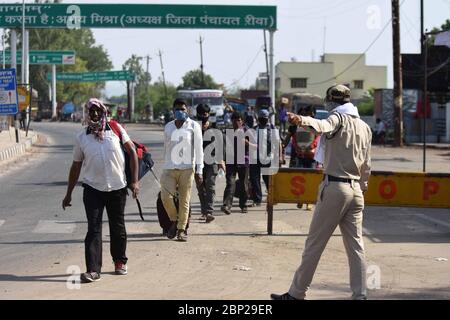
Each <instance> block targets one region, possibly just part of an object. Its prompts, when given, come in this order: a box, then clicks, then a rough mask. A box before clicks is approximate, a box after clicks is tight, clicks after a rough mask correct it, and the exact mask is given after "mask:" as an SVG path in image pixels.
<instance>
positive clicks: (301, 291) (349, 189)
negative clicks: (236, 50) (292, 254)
mask: <svg viewBox="0 0 450 320" xmlns="http://www.w3.org/2000/svg"><path fill="white" fill-rule="evenodd" d="M363 208H364V197H363V193H362V191H361V188H360V186H359V183H358V182H356V181H353V183H351V184H350V183H346V182H329V181H328V179H326V178H325V180H324V181H322V183H321V184H320V187H319V195H318V199H317V205H316V209H315V211H314V215H313V219H312V221H311V225H310V227H309V235H308V237H307V239H306V243H305V250H304V251H303V255H302V262H301V264H300V267H299V268H298V269H297V271H296V272H295V275H294V279H293V280H292V284H291V287H290V289H289V294H290V295H291V296H293V297H295V298H297V299H303V298H305V295H306V291H307V290H308V288H309V286H310V284H311V281H312V279H313V276H314V272H315V271H316V268H317V265H318V263H319V260H320V256H321V255H322V252H323V250H324V249H325V246H326V245H327V243H328V240H329V239H330V237H331V235H332V234H333V232H334V230H335V229H336V227H337V226H338V225H339V228H340V230H341V233H342V239H343V241H344V246H345V251H346V253H347V257H348V262H349V266H350V288H351V290H352V292H353V296H352V298H353V299H363V298H365V297H366V266H365V257H364V244H363V238H362V219H363V214H362V210H363Z"/></svg>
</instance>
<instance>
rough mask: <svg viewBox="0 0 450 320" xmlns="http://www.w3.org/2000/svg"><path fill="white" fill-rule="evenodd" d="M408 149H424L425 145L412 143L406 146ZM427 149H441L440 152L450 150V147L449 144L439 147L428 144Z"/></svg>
mask: <svg viewBox="0 0 450 320" xmlns="http://www.w3.org/2000/svg"><path fill="white" fill-rule="evenodd" d="M406 146H407V147H414V148H423V144H417V143H410V144H406ZM426 147H427V149H428V148H429V149H439V150H450V145H449V144H443V145H439V144H428V143H427V145H426Z"/></svg>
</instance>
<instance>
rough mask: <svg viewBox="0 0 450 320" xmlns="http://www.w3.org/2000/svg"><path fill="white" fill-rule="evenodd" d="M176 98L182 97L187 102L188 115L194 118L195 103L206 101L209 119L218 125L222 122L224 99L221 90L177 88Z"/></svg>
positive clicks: (195, 113)
mask: <svg viewBox="0 0 450 320" xmlns="http://www.w3.org/2000/svg"><path fill="white" fill-rule="evenodd" d="M177 98H179V99H183V100H185V101H186V102H187V104H188V108H189V116H190V117H192V118H194V119H195V117H196V115H197V112H196V108H197V105H199V104H200V103H206V104H207V105H209V107H210V108H211V112H210V116H209V121H210V122H211V123H215V124H216V125H218V126H220V125H222V124H223V116H224V110H225V99H224V96H223V91H222V90H214V89H201V90H178V91H177Z"/></svg>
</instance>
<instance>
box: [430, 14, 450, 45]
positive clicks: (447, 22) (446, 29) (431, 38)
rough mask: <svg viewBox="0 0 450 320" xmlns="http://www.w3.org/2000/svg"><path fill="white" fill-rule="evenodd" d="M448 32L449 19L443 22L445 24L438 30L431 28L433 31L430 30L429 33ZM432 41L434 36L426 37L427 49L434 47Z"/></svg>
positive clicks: (449, 28) (449, 27) (449, 26)
mask: <svg viewBox="0 0 450 320" xmlns="http://www.w3.org/2000/svg"><path fill="white" fill-rule="evenodd" d="M448 30H450V19H447V20H445V23H443V24H442V25H441V27H440V28H433V30H431V31H432V32H439V31H448ZM434 39H435V36H431V37H428V40H427V46H428V47H429V46H432V45H434Z"/></svg>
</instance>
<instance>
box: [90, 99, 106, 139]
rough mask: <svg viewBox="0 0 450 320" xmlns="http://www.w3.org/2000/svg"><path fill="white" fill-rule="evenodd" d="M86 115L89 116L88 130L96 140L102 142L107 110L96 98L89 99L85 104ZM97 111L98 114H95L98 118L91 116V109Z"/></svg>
mask: <svg viewBox="0 0 450 320" xmlns="http://www.w3.org/2000/svg"><path fill="white" fill-rule="evenodd" d="M87 107H88V114H89V122H88V126H89V130H90V131H91V133H93V134H94V135H95V137H96V138H97V139H98V140H103V138H104V135H105V127H106V120H107V118H106V116H107V113H108V109H107V108H106V106H105V105H104V104H103V102H101V101H100V100H99V99H97V98H91V99H89V101H88V103H87ZM94 108H95V109H99V110H100V112H97V114H98V117H97V116H95V115H94V114H93V111H94V110H93V109H94Z"/></svg>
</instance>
